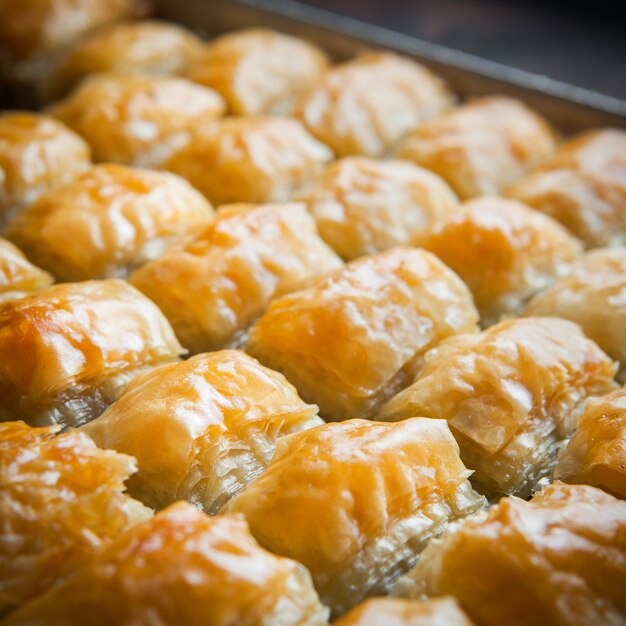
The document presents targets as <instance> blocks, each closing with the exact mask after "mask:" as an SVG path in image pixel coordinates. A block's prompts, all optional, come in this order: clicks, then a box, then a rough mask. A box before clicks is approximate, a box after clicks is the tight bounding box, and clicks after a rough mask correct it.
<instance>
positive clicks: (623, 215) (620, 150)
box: [507, 129, 626, 247]
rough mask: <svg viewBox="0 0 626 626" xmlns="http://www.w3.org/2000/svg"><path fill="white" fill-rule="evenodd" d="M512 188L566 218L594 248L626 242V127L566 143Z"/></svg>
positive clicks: (537, 205)
mask: <svg viewBox="0 0 626 626" xmlns="http://www.w3.org/2000/svg"><path fill="white" fill-rule="evenodd" d="M507 193H508V194H509V195H511V196H512V197H515V198H518V199H520V200H522V201H523V202H526V203H527V204H530V205H531V206H533V207H535V208H537V209H539V210H540V211H544V212H545V213H547V214H548V215H551V216H552V217H554V218H555V219H557V220H559V221H560V222H561V223H563V224H564V225H565V226H566V227H567V228H569V229H570V230H571V231H572V232H573V233H574V234H576V235H577V236H578V237H580V238H581V239H582V240H583V241H585V242H586V243H587V245H588V246H590V247H596V246H606V245H617V246H619V245H624V243H625V242H626V132H625V131H624V130H617V129H604V130H599V131H592V132H588V133H584V134H582V135H580V136H579V137H576V138H575V139H572V140H570V141H568V142H566V143H564V144H563V146H562V147H561V148H560V149H559V150H558V151H557V153H556V154H555V155H554V157H553V158H551V159H549V160H548V161H547V162H546V163H545V164H544V165H543V166H542V167H540V168H539V169H538V170H537V171H535V172H533V173H531V174H529V175H528V176H526V177H525V178H523V179H521V180H520V181H519V182H518V183H516V184H514V185H513V186H512V187H511V188H510V189H508V191H507Z"/></svg>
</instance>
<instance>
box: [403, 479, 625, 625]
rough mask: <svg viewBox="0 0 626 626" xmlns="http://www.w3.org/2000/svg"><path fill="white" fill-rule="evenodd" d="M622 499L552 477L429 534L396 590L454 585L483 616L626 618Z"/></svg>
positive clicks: (547, 621)
mask: <svg viewBox="0 0 626 626" xmlns="http://www.w3.org/2000/svg"><path fill="white" fill-rule="evenodd" d="M625 553H626V502H623V501H621V500H617V499H615V498H613V497H612V496H610V495H608V494H606V493H603V492H602V491H600V490H599V489H595V488H593V487H587V486H580V485H576V486H570V485H564V484H563V483H554V484H553V485H550V486H548V487H546V488H545V489H544V490H543V491H542V492H541V493H539V494H538V495H536V496H535V497H534V498H533V499H532V500H531V501H530V502H524V501H523V500H518V499H517V498H504V499H502V500H500V503H499V504H498V505H497V506H494V507H492V508H491V509H490V510H489V511H488V512H487V513H479V514H477V515H474V516H471V517H469V518H468V519H467V520H466V521H465V523H462V524H461V525H460V528H458V529H452V528H451V529H450V530H449V531H448V532H446V534H445V535H444V536H442V537H441V538H440V539H435V540H433V541H432V542H431V543H430V544H429V546H428V547H427V548H426V550H425V551H424V552H423V553H422V556H421V558H420V560H419V562H418V564H417V567H416V568H415V569H414V570H413V571H412V572H411V573H410V575H409V576H407V577H406V578H405V579H403V580H402V581H401V584H400V585H399V586H398V592H399V593H402V594H405V595H411V596H415V597H419V596H421V595H422V594H423V593H426V594H428V595H430V596H432V595H437V596H438V595H454V596H456V598H457V600H458V601H459V603H460V604H461V607H462V608H463V610H464V611H465V612H466V613H467V614H468V615H469V616H470V618H471V619H472V620H473V621H474V622H475V623H476V625H477V626H503V625H504V624H506V626H528V625H529V624H532V625H533V626H555V624H559V625H560V626H583V625H584V626H603V625H608V624H615V625H616V626H618V625H621V624H624V623H625V622H626V595H624V580H626V559H625V558H624V554H625Z"/></svg>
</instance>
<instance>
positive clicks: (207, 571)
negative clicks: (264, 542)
mask: <svg viewBox="0 0 626 626" xmlns="http://www.w3.org/2000/svg"><path fill="white" fill-rule="evenodd" d="M327 614H328V611H327V609H325V608H324V607H323V606H322V605H321V604H320V602H319V599H318V597H317V594H316V593H315V590H314V589H313V586H312V584H311V577H310V576H309V573H308V572H307V571H306V569H305V568H304V567H302V565H300V564H299V563H296V562H294V561H291V560H289V559H284V558H280V557H277V556H275V555H273V554H270V553H269V552H266V551H265V550H263V549H262V548H261V547H260V546H259V545H258V544H257V543H256V541H254V539H253V538H252V536H251V535H250V533H249V531H248V527H247V526H246V524H245V522H243V521H242V520H240V519H233V518H229V517H222V516H220V517H209V516H208V515H205V514H204V513H201V512H200V511H198V510H197V509H195V508H194V507H192V506H190V505H188V504H184V503H178V504H174V505H172V506H171V507H169V508H167V509H166V510H164V511H162V512H160V513H157V514H156V515H155V516H154V517H153V518H152V519H151V520H149V521H147V522H145V523H143V524H139V525H137V526H135V527H134V528H132V529H130V530H129V531H127V532H125V533H124V534H122V535H121V536H120V537H119V539H118V540H117V541H116V542H114V543H113V544H111V545H110V546H108V547H107V548H106V549H105V550H103V551H101V552H100V553H99V554H98V556H97V557H96V558H95V559H94V560H93V561H92V562H91V563H90V564H89V565H87V566H86V567H84V568H82V569H81V570H80V571H79V572H77V573H76V575H74V576H72V577H70V578H68V579H67V580H65V581H64V582H63V583H62V584H60V585H58V586H57V587H55V588H53V589H51V590H50V591H49V592H48V593H46V594H43V595H42V596H40V597H39V598H37V599H36V600H35V601H34V602H31V603H30V604H28V605H27V606H26V607H24V609H23V610H21V611H18V612H16V613H15V614H14V615H12V616H11V618H10V619H9V620H7V622H6V626H26V625H27V624H28V626H44V624H45V626H78V625H81V626H82V625H83V624H85V620H86V616H88V618H87V619H88V621H89V624H90V625H91V626H111V624H115V625H116V626H137V625H138V624H142V625H143V624H150V625H151V626H180V625H181V624H185V626H232V625H234V624H237V626H278V625H280V626H322V625H323V624H326V623H327V622H326V617H327Z"/></svg>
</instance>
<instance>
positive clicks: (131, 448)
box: [83, 350, 323, 513]
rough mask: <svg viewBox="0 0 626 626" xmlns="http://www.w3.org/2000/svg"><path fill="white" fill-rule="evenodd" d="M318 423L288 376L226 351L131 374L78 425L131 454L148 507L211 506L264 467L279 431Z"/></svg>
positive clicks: (137, 492)
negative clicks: (104, 405)
mask: <svg viewBox="0 0 626 626" xmlns="http://www.w3.org/2000/svg"><path fill="white" fill-rule="evenodd" d="M320 424H323V421H322V420H321V419H320V418H319V417H318V416H317V407H316V406H312V405H309V404H305V403H304V402H302V400H300V398H299V397H298V394H297V393H296V390H295V389H294V388H293V386H292V385H290V384H289V383H288V382H287V380H286V379H285V378H284V376H282V375H281V374H279V373H278V372H274V371H272V370H270V369H267V368H266V367H263V366H262V365H261V364H260V363H259V362H258V361H255V360H254V359H253V358H251V357H249V356H248V355H246V354H244V353H243V352H240V351H238V350H222V351H219V352H211V353H209V354H200V355H198V356H196V357H194V358H193V359H189V360H188V361H183V362H180V363H172V364H169V365H162V366H161V367H157V368H155V369H153V370H151V371H149V372H147V373H146V374H144V375H142V376H139V377H137V378H136V379H135V380H133V381H132V382H131V383H130V384H129V385H128V387H127V388H126V389H125V390H124V393H123V394H122V396H121V397H120V399H119V400H117V402H114V403H113V404H112V405H111V406H110V407H109V408H108V409H107V410H106V411H105V412H104V413H103V414H102V415H101V416H100V417H98V418H97V419H95V420H93V421H92V422H90V423H89V424H87V425H86V426H84V427H83V430H84V431H85V432H86V433H87V434H88V435H89V436H90V437H91V438H92V439H93V440H94V441H95V442H96V443H97V444H98V445H99V446H102V447H104V448H113V449H115V450H117V451H118V452H124V453H125V454H130V455H132V456H134V457H135V458H136V459H137V462H138V465H139V472H138V473H137V474H136V475H135V476H133V478H132V479H131V480H130V482H129V483H128V488H129V491H130V492H131V493H132V494H133V495H134V496H135V497H136V498H138V499H139V500H141V501H142V502H144V503H145V504H148V505H150V506H152V507H154V508H162V507H164V506H167V505H168V504H171V503H172V502H174V501H176V500H181V499H182V500H188V501H189V502H191V503H192V504H195V505H196V506H198V507H201V508H203V509H204V510H205V511H206V512H207V513H217V511H218V510H219V509H220V508H221V507H222V506H223V505H224V503H225V502H227V501H228V500H229V499H230V498H231V497H232V496H233V495H234V494H235V493H237V491H239V490H240V489H241V488H242V487H243V486H244V485H246V484H247V483H248V482H250V481H251V480H252V479H253V478H255V477H256V476H258V475H259V474H260V473H261V472H262V471H263V470H264V469H265V467H266V466H267V464H268V463H269V462H270V460H271V458H272V455H273V454H274V449H275V446H276V441H277V439H278V438H279V437H282V436H283V435H288V434H289V433H292V432H297V431H299V430H305V429H307V428H313V427H314V426H319V425H320Z"/></svg>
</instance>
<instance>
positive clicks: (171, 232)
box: [5, 164, 213, 281]
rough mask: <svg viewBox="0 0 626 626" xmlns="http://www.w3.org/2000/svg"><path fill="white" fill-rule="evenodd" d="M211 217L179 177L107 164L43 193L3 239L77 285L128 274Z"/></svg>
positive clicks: (203, 202)
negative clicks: (86, 281) (85, 281)
mask: <svg viewBox="0 0 626 626" xmlns="http://www.w3.org/2000/svg"><path fill="white" fill-rule="evenodd" d="M212 220H213V209H212V207H211V205H210V204H209V203H208V202H207V200H206V199H205V198H204V196H203V195H202V194H201V193H200V192H198V191H196V190H195V189H193V187H191V185H189V183H187V181H185V180H183V179H181V178H179V177H178V176H175V175H173V174H169V173H167V172H152V171H148V170H142V169H136V168H131V167H126V166H123V165H114V164H107V165H104V164H103V165H96V166H95V167H92V168H91V169H89V170H88V171H86V172H85V173H83V174H81V175H79V176H77V177H75V178H74V179H73V180H72V181H70V182H68V183H66V184H64V185H58V186H56V187H55V188H53V189H50V190H49V191H47V192H45V193H43V194H41V196H39V198H37V200H36V201H35V202H34V203H33V204H31V205H30V206H28V207H27V208H26V209H24V210H23V211H22V212H21V213H20V215H19V216H18V217H17V218H15V220H13V221H12V222H11V224H9V226H8V227H7V228H6V229H5V235H6V237H7V238H8V239H10V240H11V241H13V242H14V243H16V244H17V245H18V246H19V247H20V248H21V249H22V250H23V251H24V252H25V253H26V255H27V256H28V257H29V258H30V259H31V260H32V261H33V262H34V263H37V264H38V265H39V266H41V267H42V268H44V269H46V270H48V271H50V272H51V273H52V274H54V276H55V277H56V278H57V280H61V281H78V280H87V279H89V278H113V277H126V276H128V275H129V274H130V273H131V272H132V271H133V270H134V269H136V268H137V267H139V266H140V265H142V264H144V263H146V262H148V261H151V260H153V259H156V258H158V257H159V256H161V255H162V254H163V253H164V252H165V251H166V250H167V249H168V248H171V247H172V246H175V245H179V244H183V243H185V242H187V241H190V240H191V239H193V238H194V237H195V236H196V235H197V234H198V233H200V232H202V231H203V230H204V229H205V228H206V227H207V226H208V225H209V224H210V223H211V221H212Z"/></svg>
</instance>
